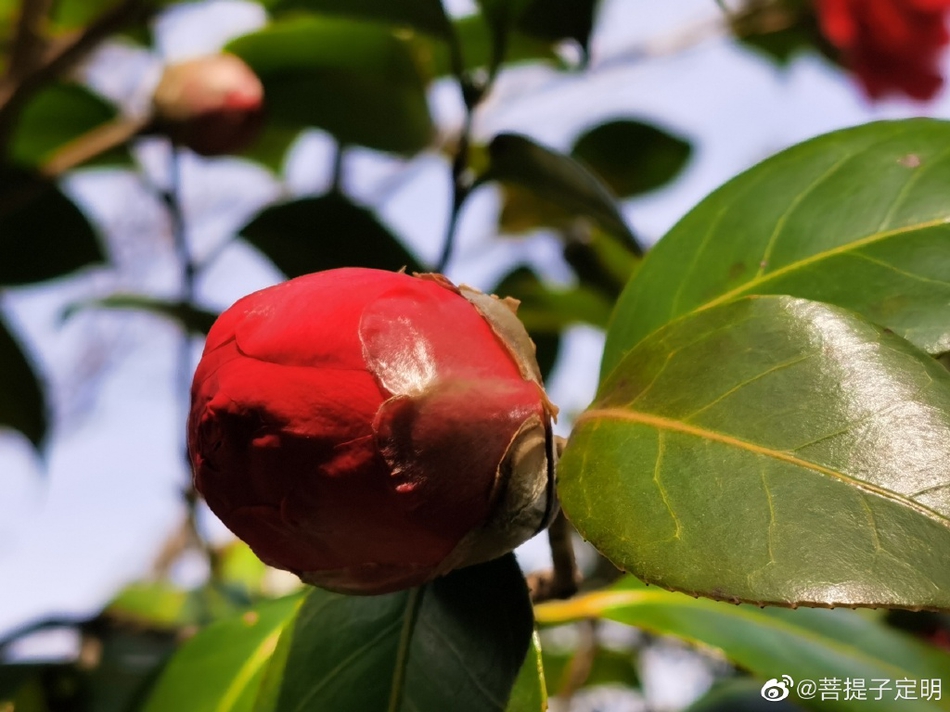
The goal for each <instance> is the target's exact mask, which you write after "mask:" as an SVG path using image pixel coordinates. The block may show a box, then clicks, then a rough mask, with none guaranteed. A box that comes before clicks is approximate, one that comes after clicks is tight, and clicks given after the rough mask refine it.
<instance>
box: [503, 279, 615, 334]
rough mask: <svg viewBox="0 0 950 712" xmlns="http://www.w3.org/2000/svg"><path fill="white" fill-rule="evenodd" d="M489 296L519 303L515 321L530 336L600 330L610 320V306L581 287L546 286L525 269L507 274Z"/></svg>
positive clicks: (598, 294) (592, 291) (603, 298)
mask: <svg viewBox="0 0 950 712" xmlns="http://www.w3.org/2000/svg"><path fill="white" fill-rule="evenodd" d="M492 292H494V293H495V294H498V295H499V296H502V297H514V298H515V299H517V300H518V301H520V302H521V304H520V305H519V306H518V318H519V319H520V320H521V322H522V323H523V324H524V325H525V328H526V329H527V330H528V331H530V332H532V333H558V332H560V331H561V330H562V329H564V328H566V327H568V326H573V325H575V324H591V325H593V326H598V327H600V328H604V327H606V325H607V319H608V318H609V317H610V302H609V301H607V299H606V298H605V297H604V296H603V295H602V294H600V293H598V292H596V291H594V290H592V289H590V288H588V287H584V286H576V287H567V288H557V287H552V286H549V285H547V284H545V283H544V282H542V281H541V279H540V278H539V277H538V276H537V275H536V274H535V273H534V272H532V271H531V270H530V269H528V268H526V267H519V268H517V269H515V270H514V271H513V272H511V273H509V274H508V275H507V276H506V277H505V278H504V279H503V280H502V281H501V283H500V284H499V285H498V286H497V287H496V288H495V289H493V290H492Z"/></svg>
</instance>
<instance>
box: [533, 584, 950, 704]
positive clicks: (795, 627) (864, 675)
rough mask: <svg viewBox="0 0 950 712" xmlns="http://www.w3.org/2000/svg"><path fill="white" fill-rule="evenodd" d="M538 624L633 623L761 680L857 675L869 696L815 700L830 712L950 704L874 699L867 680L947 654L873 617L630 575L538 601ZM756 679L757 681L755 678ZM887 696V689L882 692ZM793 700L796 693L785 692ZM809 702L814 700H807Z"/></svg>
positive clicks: (926, 672) (904, 672)
mask: <svg viewBox="0 0 950 712" xmlns="http://www.w3.org/2000/svg"><path fill="white" fill-rule="evenodd" d="M535 615H536V616H537V619H538V621H539V622H540V623H541V624H543V625H544V624H558V623H565V622H569V621H574V620H582V619H584V618H589V617H594V618H607V619H610V620H614V621H618V622H620V623H626V624H627V625H635V626H637V627H639V628H643V629H644V630H647V631H649V632H651V633H657V634H662V635H673V636H677V637H679V638H683V639H684V640H686V641H688V642H691V643H702V644H704V645H708V646H712V647H715V648H720V649H721V650H722V651H723V652H724V653H725V654H726V656H727V657H728V658H729V659H730V660H731V661H732V662H734V663H735V664H737V665H739V666H740V667H742V668H745V669H746V670H749V671H750V672H752V673H753V674H755V675H756V676H757V677H759V678H760V680H761V681H762V682H764V681H766V680H769V679H771V678H781V676H782V675H790V676H791V677H792V679H793V681H794V682H795V683H798V682H799V681H801V680H814V681H815V682H818V681H819V680H820V679H822V678H838V682H839V683H841V681H842V680H844V679H845V678H851V679H863V680H865V681H866V683H867V688H868V699H866V700H848V701H846V700H844V699H843V698H844V695H843V694H842V695H841V699H840V700H838V701H825V702H822V706H821V707H820V709H828V710H835V711H836V712H861V710H869V709H871V710H894V709H901V710H905V709H906V710H908V711H909V712H910V711H913V712H937V711H938V710H946V709H950V700H948V699H947V698H944V699H943V700H939V701H938V700H930V701H927V700H900V701H898V702H895V700H894V685H893V683H892V685H891V688H892V689H891V692H890V699H887V698H885V699H884V700H883V701H880V702H876V701H875V700H874V696H875V694H874V693H873V692H871V686H872V684H873V683H872V680H874V679H887V680H891V681H894V680H899V679H904V678H909V679H912V680H915V681H918V680H921V679H927V680H932V679H939V678H945V677H946V676H947V674H948V673H950V656H948V655H947V654H946V653H945V652H943V651H940V650H937V649H936V648H932V647H930V646H927V645H924V644H923V643H921V642H919V641H917V640H915V639H914V638H912V637H910V636H908V635H905V634H903V633H899V632H897V631H894V630H891V629H889V628H888V627H887V626H884V625H882V624H881V623H880V622H878V621H876V620H874V619H871V618H868V617H865V616H862V615H860V614H858V613H856V612H854V611H845V610H835V611H828V610H807V609H799V610H797V611H791V610H783V609H765V610H761V609H758V608H756V607H754V606H748V605H741V606H731V605H726V604H724V603H719V602H715V601H709V600H704V599H694V598H691V597H689V596H685V595H683V594H680V593H672V592H669V591H662V590H659V589H655V588H646V587H644V586H643V584H641V583H640V582H639V581H636V580H635V579H633V578H632V577H627V578H625V579H623V580H621V581H620V582H619V583H618V584H617V585H615V586H613V587H611V588H610V589H608V590H605V591H597V592H594V593H589V594H585V595H582V596H579V597H577V598H574V599H572V600H570V601H564V602H560V601H559V602H549V603H543V604H540V605H538V606H537V607H536V608H535ZM760 684H761V683H760ZM885 694H886V693H885ZM788 699H789V700H791V701H793V702H799V698H798V696H797V695H796V693H794V692H793V693H792V694H790V695H789V697H788ZM808 706H809V707H811V706H817V703H816V702H812V701H809V703H808Z"/></svg>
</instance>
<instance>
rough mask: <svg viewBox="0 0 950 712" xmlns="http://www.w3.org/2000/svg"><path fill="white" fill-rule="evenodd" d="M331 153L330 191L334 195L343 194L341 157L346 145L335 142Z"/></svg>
mask: <svg viewBox="0 0 950 712" xmlns="http://www.w3.org/2000/svg"><path fill="white" fill-rule="evenodd" d="M334 150H335V153H334V154H333V173H332V177H331V179H330V192H331V193H333V194H335V195H343V158H344V155H343V154H344V152H345V151H346V146H344V145H343V144H342V143H339V142H337V143H336V145H335V146H334Z"/></svg>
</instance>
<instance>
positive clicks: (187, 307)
mask: <svg viewBox="0 0 950 712" xmlns="http://www.w3.org/2000/svg"><path fill="white" fill-rule="evenodd" d="M86 309H120V310H131V311H144V312H149V313H152V314H157V315H159V316H162V317H165V318H167V319H171V320H172V321H175V322H177V323H178V324H179V325H181V326H183V327H184V328H185V329H187V330H188V331H189V332H191V333H194V334H199V335H203V334H207V333H208V331H209V330H210V329H211V325H212V324H214V322H215V319H217V318H218V315H217V314H215V313H214V312H212V311H208V310H207V309H202V308H201V307H196V306H194V305H193V304H186V303H184V302H171V301H167V300H164V299H156V298H154V297H147V296H145V295H142V294H113V295H111V296H108V297H103V298H101V299H90V300H88V301H83V302H77V303H75V304H70V305H69V306H68V307H66V309H65V310H64V312H63V319H69V318H71V317H72V316H74V315H75V314H76V313H77V312H80V311H85V310H86Z"/></svg>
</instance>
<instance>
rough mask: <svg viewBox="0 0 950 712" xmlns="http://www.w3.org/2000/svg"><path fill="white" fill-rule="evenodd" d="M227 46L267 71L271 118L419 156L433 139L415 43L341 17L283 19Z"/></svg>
mask: <svg viewBox="0 0 950 712" xmlns="http://www.w3.org/2000/svg"><path fill="white" fill-rule="evenodd" d="M228 49H229V50H230V51H232V52H234V53H235V54H237V55H238V56H240V57H242V58H243V59H244V60H245V61H246V62H247V63H248V64H249V65H250V66H251V67H252V68H253V69H254V71H255V72H256V73H257V74H258V76H260V78H261V81H262V82H263V84H264V91H265V93H266V95H267V106H268V112H269V116H270V119H271V120H272V121H273V122H274V123H275V124H276V125H279V126H284V127H294V126H317V127H320V128H323V129H325V130H327V131H329V132H330V133H332V134H333V135H334V136H335V137H336V138H337V139H338V140H339V141H340V142H341V143H344V144H360V145H363V146H369V147H370V148H376V149H379V150H382V151H393V152H396V153H404V154H412V153H415V152H417V151H419V150H421V149H422V148H425V146H426V145H427V144H428V143H429V140H430V138H431V137H432V133H433V129H432V122H431V119H430V117H429V108H428V104H427V101H426V92H425V82H424V81H423V77H422V74H421V70H420V66H419V62H418V61H417V58H416V57H415V56H414V53H413V51H412V48H411V44H410V41H409V40H407V39H406V40H404V39H400V38H399V37H397V35H396V34H394V30H393V29H391V28H388V27H386V26H384V25H378V24H374V23H365V22H357V21H354V20H350V19H346V18H339V17H317V16H302V17H296V18H291V19H287V20H281V21H278V22H274V23H272V24H270V25H268V26H267V27H266V28H264V29H263V30H261V31H259V32H256V33H254V34H251V35H246V36H244V37H240V38H238V39H236V40H234V41H233V42H231V43H230V45H229V46H228Z"/></svg>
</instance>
